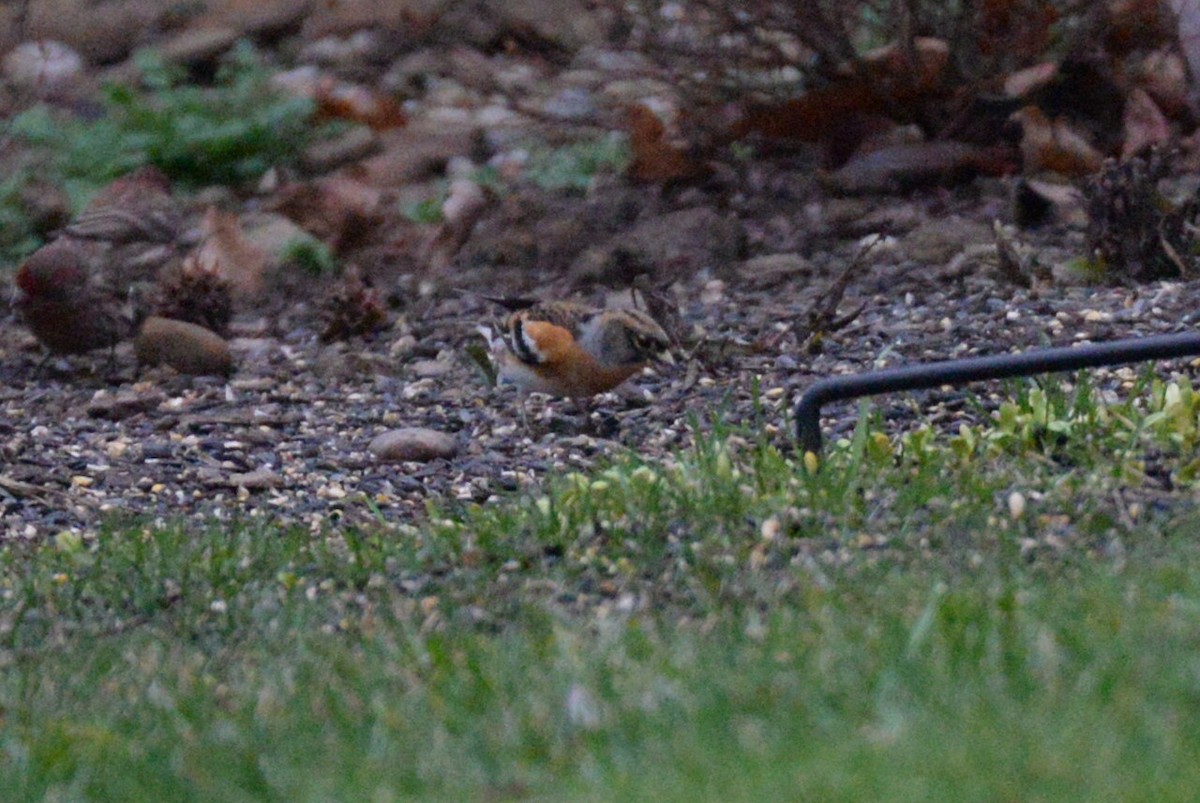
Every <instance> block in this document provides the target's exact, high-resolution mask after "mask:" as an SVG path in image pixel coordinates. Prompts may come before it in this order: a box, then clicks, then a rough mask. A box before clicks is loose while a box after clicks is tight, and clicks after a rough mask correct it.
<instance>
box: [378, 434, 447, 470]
mask: <svg viewBox="0 0 1200 803" xmlns="http://www.w3.org/2000/svg"><path fill="white" fill-rule="evenodd" d="M367 448H368V449H369V450H370V451H371V454H373V455H375V457H377V458H378V459H380V460H382V461H385V462H389V463H405V462H421V463H423V462H426V461H429V460H436V459H438V458H450V457H453V456H454V455H455V454H457V452H458V443H457V442H456V441H455V439H454V438H453V437H452V436H450V435H447V434H446V433H444V432H438V431H437V430H435V429H426V428H424V427H404V428H402V429H393V430H389V431H387V432H384V433H382V434H380V435H377V436H376V437H375V439H374V440H372V441H371V444H370V446H368V447H367Z"/></svg>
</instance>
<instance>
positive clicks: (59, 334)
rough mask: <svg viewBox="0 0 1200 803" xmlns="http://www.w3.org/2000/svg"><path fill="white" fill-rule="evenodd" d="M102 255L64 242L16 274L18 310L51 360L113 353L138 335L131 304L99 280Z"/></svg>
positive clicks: (45, 248)
mask: <svg viewBox="0 0 1200 803" xmlns="http://www.w3.org/2000/svg"><path fill="white" fill-rule="evenodd" d="M97 251H98V249H97V248H96V247H95V246H94V245H93V244H91V243H86V242H80V241H77V240H72V239H68V238H61V239H58V240H55V241H53V242H51V243H49V244H47V245H44V246H42V247H41V248H39V249H38V250H37V251H35V252H34V253H33V254H32V255H31V256H30V257H29V258H28V259H27V260H26V261H25V262H24V263H23V264H22V265H21V267H20V268H18V270H17V273H16V276H15V283H16V294H15V297H14V300H13V306H14V307H15V308H16V309H17V311H18V312H19V313H20V315H21V317H22V318H23V319H24V321H25V323H26V325H28V326H29V329H30V331H32V332H33V334H34V336H35V337H36V338H37V339H38V340H39V341H41V343H42V345H44V346H45V347H46V348H47V349H48V350H49V352H50V353H51V354H52V355H66V354H84V353H86V352H89V351H94V350H96V349H103V348H107V349H110V350H111V349H113V348H114V347H115V346H116V345H117V343H119V342H121V341H122V340H124V339H126V338H128V337H130V336H131V335H132V334H133V328H134V322H133V318H132V315H131V314H130V313H129V311H128V309H127V308H126V299H125V298H124V297H122V296H121V295H120V293H118V292H117V291H116V290H114V289H112V288H110V287H107V286H105V285H104V284H103V283H101V282H100V281H98V280H97V273H96V269H95V260H96V259H97Z"/></svg>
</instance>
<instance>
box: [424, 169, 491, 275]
mask: <svg viewBox="0 0 1200 803" xmlns="http://www.w3.org/2000/svg"><path fill="white" fill-rule="evenodd" d="M487 205H488V198H487V194H486V193H485V192H484V191H483V188H482V187H480V186H479V185H478V184H476V183H475V182H474V181H469V180H467V179H457V180H455V181H453V182H451V183H450V193H449V195H448V196H447V197H446V200H445V201H444V202H443V203H442V222H441V224H440V225H439V226H438V227H437V229H436V230H435V231H434V233H433V235H432V236H431V237H430V238H429V240H428V241H427V242H426V243H425V245H424V247H423V249H422V250H423V259H422V261H423V262H425V263H426V264H427V265H428V266H429V267H430V268H432V269H433V270H444V269H445V268H448V267H449V266H450V263H451V262H452V261H453V260H454V256H455V254H457V253H458V251H459V249H460V248H462V246H463V243H465V242H466V241H467V238H468V237H470V236H471V231H472V230H473V229H474V228H475V224H476V223H477V222H478V221H479V218H480V216H482V215H483V211H484V210H485V209H486V208H487Z"/></svg>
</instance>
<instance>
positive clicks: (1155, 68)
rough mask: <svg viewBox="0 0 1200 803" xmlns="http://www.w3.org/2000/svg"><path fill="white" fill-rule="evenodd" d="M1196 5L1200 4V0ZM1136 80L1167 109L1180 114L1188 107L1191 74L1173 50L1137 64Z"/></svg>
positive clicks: (1172, 113)
mask: <svg viewBox="0 0 1200 803" xmlns="http://www.w3.org/2000/svg"><path fill="white" fill-rule="evenodd" d="M1195 5H1197V6H1200V2H1196V3H1195ZM1134 80H1135V81H1136V82H1137V84H1138V86H1140V87H1142V89H1145V90H1146V91H1147V92H1148V93H1149V94H1150V97H1152V98H1154V102H1155V103H1156V104H1158V107H1159V108H1160V109H1162V111H1163V113H1165V114H1167V115H1169V116H1171V117H1176V116H1178V115H1180V114H1182V113H1185V112H1186V111H1187V109H1188V76H1187V67H1186V66H1185V65H1184V63H1183V57H1181V56H1180V55H1179V54H1178V53H1176V52H1174V51H1173V50H1166V49H1162V50H1156V51H1154V52H1153V53H1149V54H1147V55H1146V57H1145V58H1144V59H1142V61H1141V63H1140V64H1139V65H1137V69H1136V70H1135V73H1134Z"/></svg>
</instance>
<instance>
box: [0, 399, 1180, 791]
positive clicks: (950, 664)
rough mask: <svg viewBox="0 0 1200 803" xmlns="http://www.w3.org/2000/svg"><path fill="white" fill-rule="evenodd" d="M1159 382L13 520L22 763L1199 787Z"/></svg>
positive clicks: (1, 761)
mask: <svg viewBox="0 0 1200 803" xmlns="http://www.w3.org/2000/svg"><path fill="white" fill-rule="evenodd" d="M1135 391H1136V392H1135V393H1133V394H1132V395H1131V396H1130V399H1131V400H1130V401H1126V402H1112V403H1109V404H1102V403H1101V402H1100V401H1099V398H1098V397H1099V394H1098V393H1096V392H1094V391H1092V390H1091V389H1090V388H1088V387H1087V386H1086V385H1080V386H1078V387H1077V388H1076V389H1075V390H1074V391H1073V392H1064V391H1060V390H1057V389H1052V388H1047V389H1045V390H1042V389H1039V388H1037V387H1034V386H1027V385H1023V386H1017V387H1015V389H1014V394H1015V399H1016V400H1015V401H1014V403H1013V404H1012V405H1010V406H1007V407H1006V408H1004V409H1003V410H1002V411H1001V412H1000V413H999V415H998V418H997V420H996V421H994V422H992V423H990V424H988V425H986V426H980V427H977V428H974V429H963V430H961V431H959V432H958V433H956V434H953V435H947V434H939V433H935V432H933V431H931V430H928V429H914V430H912V431H910V432H908V433H907V434H905V435H902V436H900V437H894V438H888V437H885V436H884V435H883V434H882V433H880V432H879V431H878V427H877V424H875V423H874V422H872V420H871V418H870V417H869V416H868V418H867V419H865V421H864V423H863V424H862V425H861V426H860V427H859V429H858V430H857V431H856V433H855V434H854V436H853V437H852V438H850V439H847V440H844V441H842V442H840V443H837V444H833V445H832V446H831V448H830V450H829V453H828V455H827V456H826V460H825V463H824V465H823V467H822V469H821V471H820V472H817V473H812V472H810V471H808V470H806V469H805V467H804V462H805V461H804V459H803V458H801V457H799V456H793V455H791V454H790V452H789V451H788V450H787V448H786V445H785V444H778V445H776V441H778V439H779V436H778V435H777V434H772V433H769V432H768V433H766V434H762V435H760V434H758V433H751V432H747V431H740V430H728V429H722V428H721V427H717V429H716V431H715V432H711V433H710V434H707V435H699V434H698V435H697V444H698V445H697V446H696V447H695V448H694V449H692V450H689V451H686V452H682V453H680V454H678V455H676V456H675V457H673V458H672V459H670V460H666V461H661V462H653V463H643V462H641V461H639V460H637V459H635V458H633V457H630V458H625V459H621V460H618V461H617V463H616V464H615V465H613V466H612V467H611V468H608V469H605V470H603V471H600V472H598V473H596V474H593V475H590V476H581V475H570V476H566V477H562V478H559V479H557V480H554V481H551V482H549V483H548V486H547V488H546V489H545V490H544V493H543V492H537V493H532V494H529V495H527V496H522V497H516V498H513V499H511V500H508V501H507V502H505V503H503V504H500V505H496V506H489V507H475V506H461V507H449V508H446V507H443V508H440V509H439V508H436V507H435V508H431V511H430V516H429V520H428V521H427V522H425V523H422V524H420V525H390V526H384V525H381V526H380V527H379V528H378V529H375V530H371V531H359V530H348V529H337V528H336V527H335V528H332V529H331V530H330V531H329V532H327V533H324V534H321V535H317V536H314V535H313V534H311V533H309V532H306V531H291V530H282V529H278V528H274V527H271V526H269V525H250V524H239V525H233V526H230V527H227V528H224V529H214V530H212V531H207V532H199V531H194V530H193V531H185V530H182V529H171V528H167V529H150V528H138V527H128V526H126V527H123V528H114V529H111V530H109V531H105V532H102V533H100V534H98V535H97V536H95V537H94V538H81V537H79V536H78V535H75V534H71V533H64V534H62V535H60V536H59V537H58V538H56V539H54V540H53V543H50V544H45V545H40V546H39V545H17V544H13V545H9V546H8V547H6V548H5V550H4V551H3V553H2V554H0V569H2V574H0V597H2V602H3V604H2V606H0V665H2V666H3V670H2V671H0V798H2V799H5V800H26V799H28V800H32V799H39V800H40V799H45V798H47V797H51V798H54V799H128V800H143V799H151V798H154V799H182V800H187V799H198V800H199V799H203V800H246V799H277V800H330V799H341V800H390V799H398V798H406V797H419V798H437V799H509V798H525V797H533V798H538V799H556V800H557V799H604V800H612V799H635V800H637V799H654V800H682V799H732V800H749V799H821V800H824V799H845V800H861V799H889V800H892V799H895V800H929V799H953V800H995V799H1072V800H1078V799H1153V800H1173V799H1179V800H1184V799H1191V798H1192V797H1193V795H1194V789H1195V787H1196V785H1197V782H1200V769H1198V768H1200V761H1197V759H1198V758H1200V728H1198V727H1197V726H1196V725H1195V724H1194V723H1195V722H1196V721H1198V719H1200V546H1198V544H1197V542H1196V539H1194V538H1193V537H1192V536H1193V534H1194V533H1195V532H1196V529H1197V524H1198V523H1200V515H1198V512H1197V509H1196V504H1195V501H1194V500H1195V481H1194V478H1193V469H1192V467H1191V466H1192V463H1193V462H1194V460H1195V458H1194V451H1195V448H1194V447H1195V438H1196V434H1195V433H1196V431H1197V423H1198V421H1200V403H1198V402H1197V399H1196V397H1195V396H1194V395H1193V394H1192V393H1191V391H1190V389H1189V388H1188V386H1187V385H1186V383H1184V384H1165V383H1162V382H1158V381H1151V380H1147V381H1146V382H1145V383H1144V384H1143V385H1142V386H1141V387H1139V388H1137V389H1135ZM1168 482H1169V483H1171V484H1173V490H1171V491H1169V492H1168V491H1164V490H1162V488H1163V487H1164V486H1165V485H1166V484H1168ZM1015 494H1020V495H1021V498H1022V499H1023V500H1024V505H1021V504H1018V503H1017V502H1016V501H1014V495H1015ZM361 504H364V505H373V504H379V505H381V506H386V504H387V500H385V499H380V500H361Z"/></svg>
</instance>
